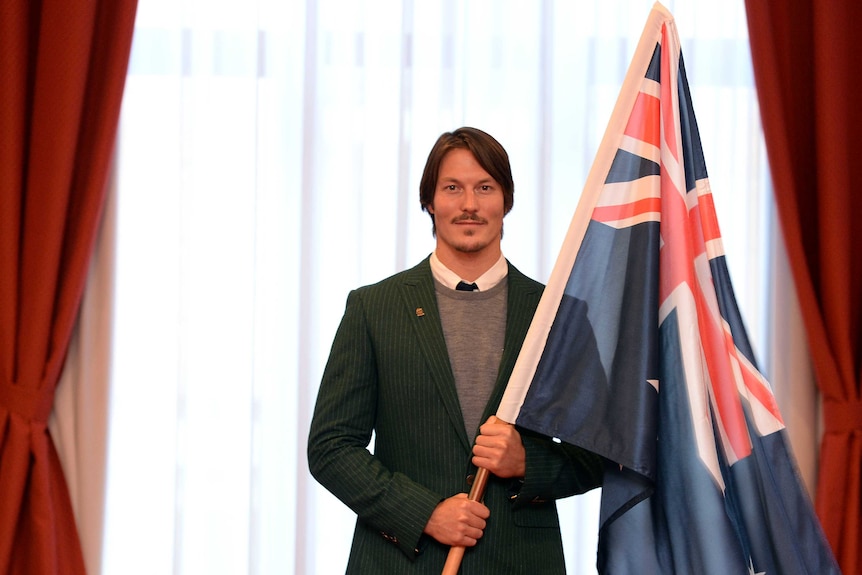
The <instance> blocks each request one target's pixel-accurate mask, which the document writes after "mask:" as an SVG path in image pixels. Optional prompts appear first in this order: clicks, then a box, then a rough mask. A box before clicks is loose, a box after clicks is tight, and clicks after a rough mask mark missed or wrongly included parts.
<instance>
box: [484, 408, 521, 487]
mask: <svg viewBox="0 0 862 575" xmlns="http://www.w3.org/2000/svg"><path fill="white" fill-rule="evenodd" d="M473 465H476V466H477V467H484V468H485V469H487V470H488V471H490V472H491V473H493V474H494V475H496V476H497V477H503V478H507V477H524V474H525V473H526V471H527V452H526V451H525V450H524V444H523V442H522V441H521V434H520V433H518V430H517V429H515V426H514V425H512V424H511V423H506V422H505V421H503V420H501V419H497V417H495V416H493V415H492V416H491V417H490V418H488V421H486V422H485V423H483V424H482V426H481V427H479V436H478V437H476V444H475V445H474V446H473Z"/></svg>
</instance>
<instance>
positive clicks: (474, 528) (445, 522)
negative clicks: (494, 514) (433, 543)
mask: <svg viewBox="0 0 862 575" xmlns="http://www.w3.org/2000/svg"><path fill="white" fill-rule="evenodd" d="M490 515H491V512H490V511H489V510H488V508H487V507H485V506H484V505H483V504H482V503H479V502H478V501H471V500H470V499H468V498H467V494H466V493H459V494H458V495H453V496H452V497H450V498H449V499H444V500H443V501H441V502H440V503H439V504H438V505H437V507H436V508H435V509H434V512H433V513H432V514H431V518H430V519H428V524H427V525H425V533H426V534H428V535H430V536H431V537H433V538H434V539H436V540H437V541H439V542H440V543H442V544H444V545H449V546H450V547H451V546H457V547H472V546H474V545H475V544H476V542H477V541H478V540H479V538H481V537H482V532H483V530H484V529H485V520H486V519H488V517H489V516H490Z"/></svg>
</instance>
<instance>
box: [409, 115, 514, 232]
mask: <svg viewBox="0 0 862 575" xmlns="http://www.w3.org/2000/svg"><path fill="white" fill-rule="evenodd" d="M455 149H464V150H469V151H470V152H471V153H472V154H473V156H474V157H475V158H476V161H477V162H479V165H480V166H482V168H483V169H484V170H485V171H486V172H488V174H489V175H490V176H491V177H492V178H494V180H496V181H497V183H498V184H500V186H501V187H502V188H503V215H505V214H508V213H509V210H511V209H512V205H513V204H514V203H515V183H514V181H513V180H512V168H511V166H509V155H508V154H507V153H506V150H505V149H504V148H503V146H502V145H500V142H498V141H497V140H495V139H494V138H493V137H492V136H491V135H490V134H487V133H485V132H483V131H482V130H479V129H477V128H469V127H463V128H458V129H457V130H455V131H454V132H445V133H444V134H441V135H440V137H439V138H437V142H436V143H435V144H434V147H433V148H431V153H429V154H428V160H427V161H426V162H425V171H424V172H422V180H421V181H420V182H419V202H420V203H421V204H422V209H423V210H425V211H426V212H428V214H429V215H430V216H431V223H432V224H433V228H432V232H433V233H434V234H435V235H436V234H437V226H436V224H435V223H434V214H432V213H431V212H430V211H428V206H430V205H431V204H432V203H433V202H434V193H435V192H436V191H437V176H438V175H439V173H440V164H441V163H443V158H444V157H445V156H446V154H448V153H449V152H451V151H452V150H455Z"/></svg>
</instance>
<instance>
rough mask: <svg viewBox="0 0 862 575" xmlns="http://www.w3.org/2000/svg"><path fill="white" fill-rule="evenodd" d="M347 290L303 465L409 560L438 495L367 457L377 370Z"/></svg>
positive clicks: (360, 313) (358, 303) (357, 298)
mask: <svg viewBox="0 0 862 575" xmlns="http://www.w3.org/2000/svg"><path fill="white" fill-rule="evenodd" d="M362 294H363V291H362V290H361V289H360V290H354V291H353V292H351V293H350V295H349V296H348V299H347V308H346V310H345V313H344V317H343V318H342V320H341V324H340V326H339V328H338V331H337V332H336V335H335V340H334V342H333V345H332V350H331V352H330V356H329V360H328V362H327V365H326V368H325V369H324V374H323V378H322V381H321V384H320V390H319V392H318V397H317V403H316V406H315V410H314V415H313V417H312V422H311V428H310V432H309V439H308V465H309V470H310V471H311V473H312V475H313V476H314V477H315V479H317V480H318V481H319V482H320V483H321V484H322V485H323V486H324V487H326V488H327V489H328V490H329V491H330V492H332V493H333V494H334V495H335V496H336V497H338V498H339V499H340V500H341V501H342V502H343V503H344V504H346V505H347V506H348V507H350V508H351V509H352V510H353V511H354V512H355V513H356V514H357V515H358V516H359V518H360V520H362V521H364V522H366V523H367V524H369V525H372V526H373V527H374V528H375V529H379V530H380V531H381V535H382V536H383V537H385V538H386V539H388V540H389V541H391V542H393V543H395V544H396V545H398V546H399V548H401V549H402V551H404V552H405V554H407V555H408V556H410V557H414V556H415V554H416V552H415V549H416V547H417V546H418V544H419V540H420V538H421V536H422V531H423V529H424V528H425V524H426V523H427V521H428V518H429V517H430V516H431V513H432V512H433V510H434V508H435V507H436V506H437V504H438V503H439V502H440V500H441V499H443V498H442V497H441V496H440V495H439V494H437V493H434V492H432V491H431V490H429V489H427V488H426V487H423V486H422V485H420V484H418V483H416V482H414V481H412V480H411V479H410V478H408V477H407V476H406V475H404V474H403V473H397V472H392V471H390V470H389V469H387V468H386V466H384V465H383V464H382V463H381V462H380V460H379V459H378V458H376V457H375V456H374V455H372V454H371V453H370V452H369V450H368V444H369V442H370V440H371V436H372V432H373V430H374V425H375V421H376V411H377V395H378V383H379V382H378V369H377V365H376V355H375V350H374V349H373V345H372V340H371V337H370V335H369V332H368V323H367V318H366V312H365V309H364V304H363V297H362Z"/></svg>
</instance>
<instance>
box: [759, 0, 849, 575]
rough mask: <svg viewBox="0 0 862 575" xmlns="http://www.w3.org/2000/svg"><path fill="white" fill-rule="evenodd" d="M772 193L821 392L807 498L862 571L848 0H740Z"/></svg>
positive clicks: (845, 565) (844, 562) (841, 553)
mask: <svg viewBox="0 0 862 575" xmlns="http://www.w3.org/2000/svg"><path fill="white" fill-rule="evenodd" d="M746 10H747V13H748V21H749V31H750V32H749V35H750V39H751V52H752V60H753V68H754V73H755V80H756V83H757V87H758V97H759V100H760V104H761V105H760V107H761V111H762V118H763V129H764V134H765V139H766V145H767V150H768V154H769V159H770V164H771V168H772V175H773V180H774V182H775V195H776V204H777V207H778V212H779V218H780V221H781V224H782V228H783V231H784V238H785V242H786V244H787V251H788V256H789V259H790V264H791V268H792V271H793V276H794V280H795V283H796V287H797V290H798V294H799V299H800V305H801V306H802V314H803V318H804V321H805V325H806V331H807V333H808V341H809V346H810V349H811V353H812V360H813V363H814V370H815V374H816V377H817V382H818V387H819V388H820V391H821V393H822V396H823V415H824V417H823V419H824V427H825V428H824V435H823V439H822V442H821V451H820V467H819V474H818V485H817V491H816V493H817V495H816V506H817V511H818V514H819V516H820V519H821V521H822V523H823V527H824V530H825V532H826V536H827V538H828V539H829V541H830V543H831V545H832V547H833V549H834V551H835V554H836V557H837V558H838V561H839V563H840V565H841V568H842V570H843V571H844V572H845V573H860V572H862V551H860V549H862V401H860V397H862V391H860V380H862V377H860V375H862V251H860V250H859V249H858V239H857V238H856V236H855V234H854V231H855V230H854V229H853V228H854V226H855V225H858V222H859V220H860V219H862V199H861V198H860V194H859V192H858V189H856V188H855V186H854V185H853V170H854V169H855V168H856V166H855V162H857V161H858V158H859V157H860V149H859V144H858V143H857V142H858V134H859V133H860V130H862V113H860V109H859V106H858V103H857V102H856V100H857V99H858V94H859V90H860V88H862V85H860V84H862V80H860V77H859V74H858V70H859V68H860V65H862V52H860V50H859V49H858V46H856V42H855V35H856V34H858V30H859V26H860V24H862V6H860V4H858V3H857V2H856V0H835V1H832V2H819V1H817V0H796V1H794V2H788V3H765V2H760V1H758V0H746Z"/></svg>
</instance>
